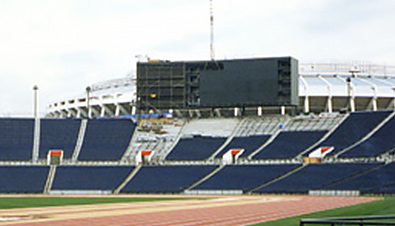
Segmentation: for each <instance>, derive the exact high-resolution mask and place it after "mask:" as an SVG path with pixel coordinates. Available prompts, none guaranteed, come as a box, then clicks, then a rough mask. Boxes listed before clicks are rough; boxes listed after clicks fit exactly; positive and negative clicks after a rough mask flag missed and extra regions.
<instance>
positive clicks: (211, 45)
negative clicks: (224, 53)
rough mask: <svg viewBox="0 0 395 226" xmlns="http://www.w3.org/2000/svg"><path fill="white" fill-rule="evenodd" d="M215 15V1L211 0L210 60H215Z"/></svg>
mask: <svg viewBox="0 0 395 226" xmlns="http://www.w3.org/2000/svg"><path fill="white" fill-rule="evenodd" d="M214 57H215V56H214V13H213V0H210V58H211V60H214Z"/></svg>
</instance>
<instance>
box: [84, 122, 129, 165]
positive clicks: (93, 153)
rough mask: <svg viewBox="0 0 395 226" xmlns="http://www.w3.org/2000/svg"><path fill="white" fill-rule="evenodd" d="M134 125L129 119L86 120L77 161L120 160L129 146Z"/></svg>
mask: <svg viewBox="0 0 395 226" xmlns="http://www.w3.org/2000/svg"><path fill="white" fill-rule="evenodd" d="M135 128H136V124H135V123H134V122H133V121H132V120H130V119H90V120H88V124H87V128H86V132H85V137H84V142H83V143H82V147H81V151H80V155H79V157H78V160H82V161H116V160H120V159H121V157H122V155H123V154H124V152H125V150H126V148H127V147H128V146H129V143H130V140H131V138H132V136H133V133H134V130H135Z"/></svg>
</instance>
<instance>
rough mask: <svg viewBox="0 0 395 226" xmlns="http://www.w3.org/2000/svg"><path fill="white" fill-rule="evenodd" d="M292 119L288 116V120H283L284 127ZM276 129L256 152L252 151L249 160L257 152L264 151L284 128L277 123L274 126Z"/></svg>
mask: <svg viewBox="0 0 395 226" xmlns="http://www.w3.org/2000/svg"><path fill="white" fill-rule="evenodd" d="M290 121H291V119H290V118H287V119H286V121H284V122H283V125H284V127H286V126H287V125H288V123H289V122H290ZM274 128H275V130H274V131H273V134H272V135H271V136H270V138H269V140H267V141H266V142H265V143H264V144H263V145H262V146H260V147H259V148H258V149H256V150H255V151H254V152H252V153H251V154H250V155H249V156H248V157H247V158H248V159H249V160H251V159H253V158H254V156H255V155H256V154H258V153H259V152H260V151H262V150H263V149H264V148H265V147H266V146H268V145H269V144H270V143H271V142H272V141H273V140H275V139H276V137H277V136H278V135H279V134H280V133H281V130H282V128H280V126H279V125H276V127H274Z"/></svg>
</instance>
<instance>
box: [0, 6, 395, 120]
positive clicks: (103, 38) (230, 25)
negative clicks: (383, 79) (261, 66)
mask: <svg viewBox="0 0 395 226" xmlns="http://www.w3.org/2000/svg"><path fill="white" fill-rule="evenodd" d="M213 2H214V3H213V5H214V23H215V25H214V30H215V38H214V39H215V57H216V59H233V58H250V57H276V56H293V57H295V58H297V59H298V60H299V62H301V63H307V62H309V63H311V62H339V61H340V62H342V61H347V62H349V61H368V62H371V63H377V64H386V65H395V44H394V43H395V29H394V21H395V1H394V0H375V1H373V0H213ZM209 14H210V11H209V0H0V21H1V22H0V78H1V80H0V85H1V89H0V116H18V115H26V116H33V89H32V88H33V86H34V85H37V86H38V87H39V106H40V113H41V114H45V112H46V110H47V106H48V105H49V104H50V103H53V102H54V101H59V100H64V99H69V98H73V97H76V96H78V95H81V94H83V93H84V91H85V88H86V87H87V86H88V85H91V84H93V83H97V82H100V81H104V80H109V79H114V78H121V77H124V76H126V75H127V74H130V73H133V74H134V73H135V64H136V61H137V59H136V57H135V56H136V55H138V54H143V55H148V56H150V57H151V58H154V59H167V60H173V61H174V60H208V59H209V58H210V49H209V43H210V20H209Z"/></svg>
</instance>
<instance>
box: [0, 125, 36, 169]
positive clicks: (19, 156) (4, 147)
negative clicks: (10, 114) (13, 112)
mask: <svg viewBox="0 0 395 226" xmlns="http://www.w3.org/2000/svg"><path fill="white" fill-rule="evenodd" d="M33 139H34V120H33V119H23V118H21V119H16V118H12V119H11V118H2V119H0V160H3V161H26V160H30V159H31V158H32V151H33Z"/></svg>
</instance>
